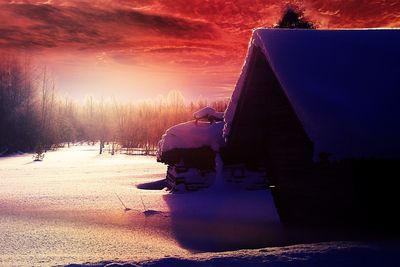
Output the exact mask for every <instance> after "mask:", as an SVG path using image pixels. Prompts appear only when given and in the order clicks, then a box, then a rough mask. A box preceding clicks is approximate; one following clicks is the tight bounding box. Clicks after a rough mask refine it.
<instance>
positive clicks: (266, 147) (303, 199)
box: [227, 48, 313, 221]
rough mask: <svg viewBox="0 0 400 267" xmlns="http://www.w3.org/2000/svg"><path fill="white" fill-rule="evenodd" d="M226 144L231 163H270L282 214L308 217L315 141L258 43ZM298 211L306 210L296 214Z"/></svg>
mask: <svg viewBox="0 0 400 267" xmlns="http://www.w3.org/2000/svg"><path fill="white" fill-rule="evenodd" d="M227 146H228V148H229V153H227V154H230V155H231V156H230V158H229V160H230V161H231V163H235V162H236V163H243V162H245V163H247V164H248V165H250V166H251V165H254V164H261V165H263V166H265V167H266V168H267V172H268V175H269V178H270V179H271V180H272V182H273V183H274V185H275V189H274V190H273V194H274V199H275V203H276V205H277V208H278V212H279V214H280V216H281V219H282V220H284V221H292V220H299V219H301V218H304V213H303V212H304V210H305V209H307V208H308V207H309V205H308V203H307V202H308V200H309V199H311V197H310V196H309V189H310V188H309V185H308V182H307V181H308V180H310V179H311V176H312V173H311V168H312V161H313V145H312V142H311V141H310V140H309V138H308V137H307V135H306V134H305V132H304V129H303V127H302V125H301V124H300V122H299V120H298V118H297V116H296V114H295V112H294V110H293V109H292V107H291V105H290V102H289V101H288V99H287V96H286V95H285V93H284V91H283V90H282V87H281V85H280V83H279V81H278V80H277V78H276V76H275V74H274V72H273V70H272V68H271V66H270V65H269V63H268V62H267V61H266V59H265V57H264V56H263V55H262V54H261V51H260V50H259V49H257V48H255V51H254V53H253V58H252V59H251V66H250V69H249V73H248V76H247V80H246V81H245V88H243V90H242V95H241V96H240V100H239V103H238V106H237V109H236V113H235V118H234V120H233V124H232V128H231V134H230V136H229V137H228V144H227ZM229 160H228V161H229ZM310 201H311V200H310ZM297 211H302V213H301V214H296V212H297Z"/></svg>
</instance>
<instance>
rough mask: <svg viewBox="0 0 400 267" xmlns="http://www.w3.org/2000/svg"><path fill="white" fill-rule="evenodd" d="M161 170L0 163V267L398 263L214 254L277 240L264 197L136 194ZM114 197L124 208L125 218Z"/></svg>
mask: <svg viewBox="0 0 400 267" xmlns="http://www.w3.org/2000/svg"><path fill="white" fill-rule="evenodd" d="M165 171H166V167H165V166H164V165H162V164H159V163H156V162H155V158H154V157H145V156H127V155H114V156H111V155H109V154H104V155H98V151H97V147H90V146H75V147H71V148H65V149H61V150H59V151H55V152H48V153H46V156H45V159H44V161H43V162H33V161H32V156H31V155H17V156H12V157H3V158H0V266H52V265H67V264H72V263H75V264H83V263H96V264H86V265H89V266H91V265H92V266H105V265H111V266H112V265H113V262H114V263H115V264H114V265H116V264H117V262H119V263H121V264H122V263H127V262H131V263H133V264H137V265H142V266H243V265H244V266H260V265H262V264H266V265H268V266H286V265H287V264H290V263H291V264H293V263H296V264H295V265H298V266H310V265H313V264H314V265H321V264H323V265H325V266H343V265H349V266H354V265H356V264H363V263H368V264H369V265H368V264H367V266H374V265H376V264H374V263H378V262H380V263H382V264H383V265H385V264H386V265H387V266H391V265H390V263H392V262H393V263H397V265H398V264H399V262H396V261H395V260H396V259H395V255H397V254H399V252H400V249H399V248H398V246H397V245H398V243H396V244H395V245H393V244H387V243H386V244H383V245H382V244H379V245H377V244H357V243H346V242H331V243H313V244H310V245H297V246H286V247H280V248H279V247H272V248H268V249H253V250H238V251H232V252H220V251H224V250H225V251H226V250H232V249H242V248H252V247H266V246H271V245H276V244H279V242H280V240H283V239H284V235H285V231H283V229H282V228H281V226H280V225H279V222H278V220H277V216H276V212H275V210H274V206H273V202H272V199H271V196H270V194H269V192H267V191H258V192H242V191H238V190H235V189H234V188H228V189H227V190H225V191H222V192H219V193H216V192H215V190H210V191H208V192H207V191H203V192H198V193H188V194H174V195H172V194H169V193H168V192H166V191H163V190H140V189H137V188H136V185H137V184H140V183H144V182H151V181H155V180H159V179H161V178H163V177H164V176H165ZM117 196H118V197H120V198H121V199H122V201H123V202H124V203H125V205H126V206H127V207H128V208H130V209H131V210H129V211H127V212H124V207H123V205H122V204H121V203H120V201H119V199H118V197H117ZM142 200H143V202H144V204H145V206H146V209H147V210H148V212H147V213H143V211H144V208H143V205H142ZM244 211H246V212H245V213H244ZM212 251H214V252H212ZM218 251H219V252H218ZM383 257H384V258H383ZM344 263H345V264H344ZM382 264H381V265H382ZM71 266H74V265H71ZM75 266H79V265H75ZM393 266H396V265H393Z"/></svg>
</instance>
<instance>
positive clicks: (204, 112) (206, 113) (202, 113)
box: [193, 107, 224, 120]
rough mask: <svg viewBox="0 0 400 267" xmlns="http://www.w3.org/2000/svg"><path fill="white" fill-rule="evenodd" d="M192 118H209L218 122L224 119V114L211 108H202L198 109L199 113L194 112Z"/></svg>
mask: <svg viewBox="0 0 400 267" xmlns="http://www.w3.org/2000/svg"><path fill="white" fill-rule="evenodd" d="M193 117H194V118H195V119H197V120H198V119H202V118H209V117H214V118H216V119H219V120H223V118H224V112H218V111H216V110H215V109H214V108H212V107H204V108H202V109H200V110H199V111H196V112H195V113H193Z"/></svg>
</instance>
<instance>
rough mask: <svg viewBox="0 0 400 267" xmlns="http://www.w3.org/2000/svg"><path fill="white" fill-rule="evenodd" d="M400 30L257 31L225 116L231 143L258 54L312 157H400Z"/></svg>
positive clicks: (227, 133)
mask: <svg viewBox="0 0 400 267" xmlns="http://www.w3.org/2000/svg"><path fill="white" fill-rule="evenodd" d="M399 47H400V30H398V29H374V30H300V29H299V30H292V29H291V30H287V29H256V30H255V31H254V32H253V37H252V39H251V42H250V44H249V49H248V53H247V57H246V61H245V64H244V66H243V68H242V72H241V75H240V78H239V80H238V82H237V84H236V87H235V90H234V92H233V95H232V98H231V101H230V103H229V106H228V108H227V110H226V113H225V122H226V125H225V128H224V133H223V135H224V137H225V138H226V139H229V132H230V130H231V126H232V122H233V121H234V117H235V112H236V107H237V105H238V101H239V98H240V96H241V95H242V94H243V89H245V87H246V85H245V80H246V79H247V78H248V77H249V76H248V74H249V70H250V67H251V64H252V62H250V61H251V59H252V57H253V55H254V53H255V50H256V48H257V49H260V50H261V52H262V54H263V55H264V56H265V58H266V59H267V61H268V62H269V64H270V65H271V67H272V69H273V71H274V73H275V74H276V76H277V78H278V80H279V82H280V84H281V86H282V88H283V90H284V93H285V94H286V96H287V97H288V99H289V101H290V103H291V104H292V106H293V108H294V110H295V112H296V114H297V116H298V118H299V120H300V122H301V123H302V125H303V127H304V129H305V131H306V133H307V134H308V136H309V138H310V139H311V140H312V141H313V143H314V148H315V155H318V154H319V153H320V152H328V153H331V154H332V155H333V157H334V158H336V159H342V158H351V157H380V158H398V157H399V153H398V151H400V142H399V139H398V136H400V124H398V123H394V122H395V121H396V118H397V117H398V116H399V115H400V108H399V106H398V99H399V98H400V90H399V87H398V85H399V84H400V66H399V63H398V62H400V50H399V49H398V48H399Z"/></svg>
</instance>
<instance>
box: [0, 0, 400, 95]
mask: <svg viewBox="0 0 400 267" xmlns="http://www.w3.org/2000/svg"><path fill="white" fill-rule="evenodd" d="M0 3H1V4H0V5H1V7H0V50H1V51H2V52H4V53H7V52H15V51H19V52H22V53H27V54H29V55H31V56H32V57H33V58H34V59H35V62H36V63H37V64H39V65H40V66H43V65H46V66H47V69H48V70H49V71H50V72H51V73H52V76H53V77H54V80H55V81H56V85H57V87H58V90H59V91H61V92H66V93H67V94H68V95H70V96H72V97H76V98H81V97H84V96H86V95H93V96H97V97H98V96H105V97H116V98H118V99H133V100H134V99H141V98H151V97H154V96H157V95H159V94H163V95H165V94H166V93H167V92H168V91H169V90H173V89H176V90H180V91H181V92H182V93H183V95H184V96H185V97H187V98H193V99H196V98H197V97H198V96H203V97H208V98H219V97H229V96H230V93H231V91H232V90H233V87H234V84H235V82H236V80H237V78H238V74H239V71H240V68H241V65H242V62H243V59H244V56H245V53H246V48H247V44H248V40H249V38H250V35H251V30H252V29H253V28H255V27H268V26H271V25H272V24H274V23H275V22H277V20H278V19H279V17H280V15H281V13H282V10H283V8H284V6H285V5H286V4H287V3H289V1H276V0H247V1H246V0H237V1H233V0H231V1H222V0H136V1H135V0H133V1H129V0H120V1H100V0H97V1H62V0H53V1H52V0H48V1H1V0H0ZM290 3H295V4H297V5H298V6H300V7H302V8H303V9H304V10H305V15H306V16H307V17H308V18H309V19H310V20H312V21H314V22H315V23H317V25H318V26H319V28H349V27H400V1H395V0H393V1H391V0H381V1H373V0H332V1H323V0H315V1H313V0H309V1H290Z"/></svg>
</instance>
